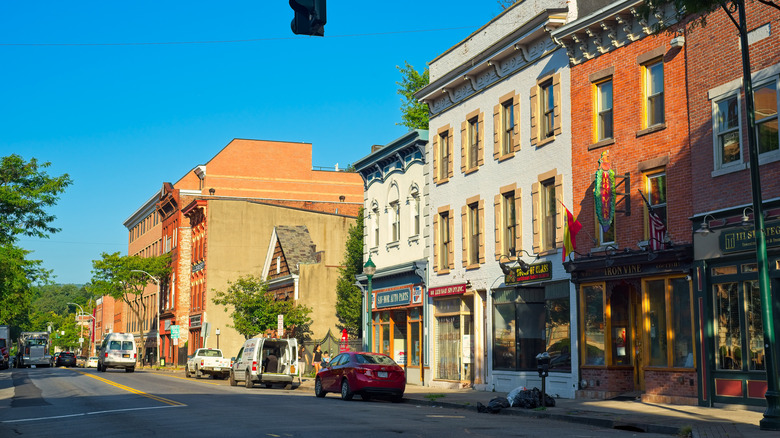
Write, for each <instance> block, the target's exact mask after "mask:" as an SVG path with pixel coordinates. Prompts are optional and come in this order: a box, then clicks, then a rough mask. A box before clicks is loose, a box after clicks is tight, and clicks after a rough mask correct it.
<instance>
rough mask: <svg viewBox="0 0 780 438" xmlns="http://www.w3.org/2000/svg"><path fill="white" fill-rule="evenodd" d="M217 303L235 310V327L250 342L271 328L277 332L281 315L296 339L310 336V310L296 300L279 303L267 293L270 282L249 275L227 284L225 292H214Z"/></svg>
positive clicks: (286, 327)
mask: <svg viewBox="0 0 780 438" xmlns="http://www.w3.org/2000/svg"><path fill="white" fill-rule="evenodd" d="M214 292H215V294H214V298H213V299H212V301H213V302H214V304H218V305H221V306H226V307H229V308H232V311H231V313H230V317H231V318H232V319H233V325H232V326H230V327H233V328H234V329H236V331H238V332H239V333H241V334H242V335H244V337H245V338H246V339H249V338H251V337H253V336H257V335H258V334H262V333H264V332H265V331H266V330H269V329H276V327H277V321H278V319H277V318H278V315H284V328H285V330H289V331H292V333H293V337H295V338H298V339H303V338H305V337H306V336H307V335H308V334H310V333H311V329H310V327H311V322H312V320H311V318H310V317H309V315H310V314H311V309H310V308H308V307H306V306H302V305H298V304H295V302H293V301H279V300H277V299H276V296H275V294H274V293H273V292H271V291H269V290H268V283H266V282H265V281H263V280H262V279H260V278H258V277H255V276H252V275H247V276H244V277H239V278H238V279H237V280H236V281H234V282H231V281H229V282H228V289H227V290H226V291H214Z"/></svg>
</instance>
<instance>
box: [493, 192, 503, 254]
mask: <svg viewBox="0 0 780 438" xmlns="http://www.w3.org/2000/svg"><path fill="white" fill-rule="evenodd" d="M502 198H503V195H501V194H498V195H496V196H494V197H493V223H494V225H495V233H496V239H495V240H496V250H495V251H493V252H494V253H495V256H496V260H497V261H501V252H502V251H503V248H502V247H503V245H501V239H503V238H504V236H503V234H504V233H503V230H504V228H503V227H502V223H503V217H504V215H503V214H502V211H501V200H502Z"/></svg>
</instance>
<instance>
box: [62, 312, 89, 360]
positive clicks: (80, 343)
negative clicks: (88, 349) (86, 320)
mask: <svg viewBox="0 0 780 438" xmlns="http://www.w3.org/2000/svg"><path fill="white" fill-rule="evenodd" d="M66 304H73V305H74V306H77V307H78V308H79V310H81V313H80V314H79V327H80V328H81V334H80V335H79V348H80V349H81V354H82V355H84V347H83V345H82V340H83V339H84V326H83V325H82V324H81V317H82V316H84V315H86V314H87V312H85V311H84V308H83V307H81V306H80V305H78V304H76V303H66ZM88 316H89V317H90V318H94V316H92V315H88ZM63 333H64V332H63Z"/></svg>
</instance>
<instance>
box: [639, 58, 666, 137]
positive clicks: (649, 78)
mask: <svg viewBox="0 0 780 438" xmlns="http://www.w3.org/2000/svg"><path fill="white" fill-rule="evenodd" d="M656 66H660V67H661V90H660V92H656V93H654V94H652V95H651V94H650V92H651V90H650V88H651V85H652V78H653V75H652V74H651V72H652V69H653V68H654V67H656ZM664 67H665V66H664V61H663V59H657V60H655V61H650V62H648V63H646V64H644V65H643V68H644V70H645V74H644V76H645V77H644V79H645V80H644V83H645V86H644V113H645V128H650V127H653V126H656V125H662V124H664V123H666V102H665V101H666V96H665V89H666V84H665V83H664V82H665V72H664V70H665V69H664ZM659 96H660V103H661V105H662V107H663V109H662V111H661V120H651V117H652V114H651V111H650V108H651V105H650V103H651V101H652V100H653V99H654V98H656V97H659ZM656 103H657V102H656Z"/></svg>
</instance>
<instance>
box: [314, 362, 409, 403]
mask: <svg viewBox="0 0 780 438" xmlns="http://www.w3.org/2000/svg"><path fill="white" fill-rule="evenodd" d="M405 389H406V374H405V373H404V369H403V368H401V367H400V366H398V364H396V363H395V362H394V361H393V359H391V358H390V357H388V356H386V355H384V354H379V353H366V352H355V351H348V352H345V353H341V354H339V355H338V356H336V357H334V358H333V359H332V360H331V361H330V362H329V363H328V365H327V366H325V367H324V368H323V369H322V370H320V372H319V373H317V378H316V380H315V381H314V394H315V395H316V396H317V397H325V394H327V393H329V392H341V398H342V400H352V396H354V395H355V394H360V397H361V398H362V399H363V400H370V399H371V397H372V396H374V395H380V396H390V398H391V400H392V401H393V402H396V403H398V402H400V401H401V400H402V399H403V397H404V390H405Z"/></svg>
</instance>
